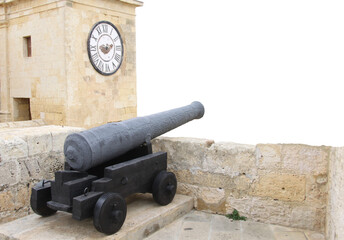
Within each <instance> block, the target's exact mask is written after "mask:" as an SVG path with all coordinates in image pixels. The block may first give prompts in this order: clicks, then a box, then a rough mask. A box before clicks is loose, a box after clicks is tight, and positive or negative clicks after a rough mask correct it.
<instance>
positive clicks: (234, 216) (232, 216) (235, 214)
mask: <svg viewBox="0 0 344 240" xmlns="http://www.w3.org/2000/svg"><path fill="white" fill-rule="evenodd" d="M226 217H227V218H229V219H233V220H234V221H237V220H243V221H246V219H247V217H244V216H240V214H239V212H238V210H236V209H234V210H233V212H232V213H230V214H227V215H226Z"/></svg>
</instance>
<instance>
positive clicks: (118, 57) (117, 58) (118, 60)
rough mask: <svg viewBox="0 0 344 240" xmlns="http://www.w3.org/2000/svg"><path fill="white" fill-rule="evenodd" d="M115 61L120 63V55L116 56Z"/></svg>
mask: <svg viewBox="0 0 344 240" xmlns="http://www.w3.org/2000/svg"><path fill="white" fill-rule="evenodd" d="M115 60H116V61H117V62H118V63H119V62H120V61H121V56H120V55H119V54H118V53H116V55H115Z"/></svg>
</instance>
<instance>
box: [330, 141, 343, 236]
mask: <svg viewBox="0 0 344 240" xmlns="http://www.w3.org/2000/svg"><path fill="white" fill-rule="evenodd" d="M326 239H328V240H340V239H344V147H341V148H333V149H332V151H331V161H330V165H329V197H328V208H327V217H326Z"/></svg>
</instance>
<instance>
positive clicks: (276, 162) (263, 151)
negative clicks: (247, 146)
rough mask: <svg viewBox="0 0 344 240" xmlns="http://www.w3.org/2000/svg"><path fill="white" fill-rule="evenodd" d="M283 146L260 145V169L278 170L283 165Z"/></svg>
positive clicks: (258, 149) (257, 151)
mask: <svg viewBox="0 0 344 240" xmlns="http://www.w3.org/2000/svg"><path fill="white" fill-rule="evenodd" d="M281 149H282V146H281V145H276V144H258V145H257V146H256V157H257V160H258V164H259V168H269V169H278V168H280V167H281V164H282V156H281Z"/></svg>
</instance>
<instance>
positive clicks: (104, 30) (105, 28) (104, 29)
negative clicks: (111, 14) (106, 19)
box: [102, 24, 109, 33]
mask: <svg viewBox="0 0 344 240" xmlns="http://www.w3.org/2000/svg"><path fill="white" fill-rule="evenodd" d="M102 26H103V32H105V33H107V32H108V27H109V26H108V25H107V24H103V25H102Z"/></svg>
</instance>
